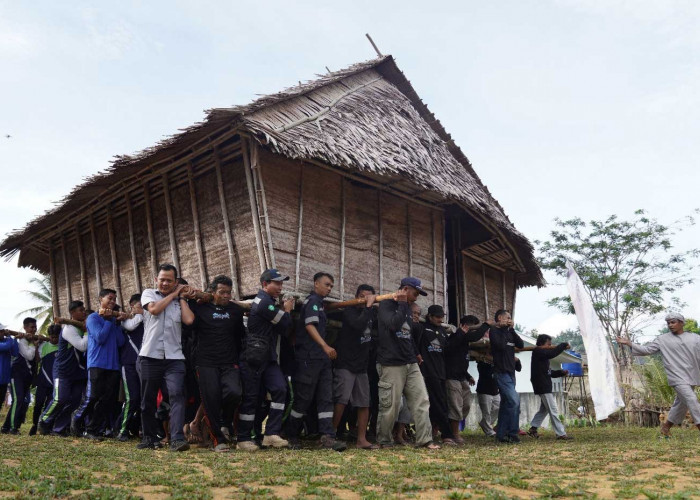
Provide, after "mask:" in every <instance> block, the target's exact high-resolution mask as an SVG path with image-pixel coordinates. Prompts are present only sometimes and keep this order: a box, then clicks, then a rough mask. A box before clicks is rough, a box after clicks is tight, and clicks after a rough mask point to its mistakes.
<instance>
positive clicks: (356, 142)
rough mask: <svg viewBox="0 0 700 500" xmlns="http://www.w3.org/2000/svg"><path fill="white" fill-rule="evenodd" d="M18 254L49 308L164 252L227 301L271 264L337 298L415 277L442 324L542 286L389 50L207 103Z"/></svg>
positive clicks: (46, 225)
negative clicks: (332, 282)
mask: <svg viewBox="0 0 700 500" xmlns="http://www.w3.org/2000/svg"><path fill="white" fill-rule="evenodd" d="M17 252H19V253H20V254H19V265H20V266H26V267H31V268H34V269H36V270H38V271H41V272H43V273H50V274H51V279H52V283H53V290H54V294H53V300H54V309H55V311H56V313H65V312H66V308H67V304H68V301H69V300H70V299H72V298H82V299H83V300H85V301H86V302H87V303H89V304H90V305H91V306H92V307H95V305H96V298H97V291H98V289H100V288H101V287H103V286H109V287H113V288H116V289H117V291H118V294H119V300H120V301H121V302H123V301H124V300H125V299H126V298H128V296H129V294H131V293H134V292H136V291H140V290H141V289H142V288H144V287H146V286H150V285H151V283H152V282H153V281H152V279H153V278H152V277H153V270H154V268H155V267H156V264H157V263H160V262H173V263H174V264H175V265H176V266H178V267H179V268H180V269H181V272H182V275H183V276H184V277H186V278H187V279H188V280H189V281H190V282H191V283H192V284H195V285H201V284H203V283H205V282H206V281H207V280H208V279H210V278H211V277H213V276H214V275H216V274H219V273H226V274H228V275H231V276H232V277H233V278H234V282H235V287H234V292H235V294H236V296H237V297H247V296H252V295H253V294H255V293H256V290H257V287H258V283H257V280H258V276H259V274H260V271H261V270H262V269H264V268H266V267H272V266H276V267H278V268H280V269H281V270H282V271H283V272H285V273H288V274H289V275H290V276H292V277H293V279H292V281H291V283H290V285H291V288H295V289H297V290H298V291H300V292H305V291H308V290H309V289H310V278H311V276H312V275H313V274H314V272H316V271H318V270H326V271H328V272H331V273H332V274H334V275H335V276H336V290H335V291H334V295H333V297H335V298H350V297H351V296H352V295H353V293H354V291H355V288H356V286H357V285H358V284H359V283H363V282H368V283H371V284H374V285H375V286H378V288H379V289H381V291H383V292H388V291H392V290H394V289H395V288H396V286H397V283H398V281H399V279H400V278H401V277H402V276H404V275H415V276H417V277H419V278H420V279H421V280H423V282H424V284H425V286H426V288H427V289H428V290H429V292H430V293H429V296H428V297H427V298H426V302H431V303H432V302H435V303H438V304H444V305H445V306H448V309H449V312H450V319H452V320H454V319H455V318H456V317H457V315H458V314H463V313H465V311H468V312H470V313H474V314H477V315H478V316H480V317H484V316H485V315H492V314H493V312H494V311H495V309H497V308H500V307H503V306H507V307H512V306H513V305H514V302H515V293H516V289H517V288H518V287H522V286H530V285H537V286H539V285H542V284H543V278H542V275H541V273H540V270H539V268H538V267H537V264H536V262H535V259H534V258H533V254H532V247H531V245H530V243H529V242H528V240H527V239H526V238H525V237H524V236H523V235H522V234H520V233H519V232H518V231H517V230H516V229H515V228H514V227H513V225H512V224H511V222H510V221H509V220H508V218H507V217H506V215H505V214H504V212H503V210H502V208H501V207H500V205H499V204H498V202H496V200H494V199H493V197H492V196H491V195H490V193H489V192H488V190H487V189H486V187H485V186H484V185H483V184H482V183H481V181H480V180H479V178H478V176H477V175H476V173H475V172H474V170H473V168H472V166H471V164H470V163H469V161H468V160H467V158H466V157H465V156H464V154H463V153H462V152H461V151H460V149H459V148H458V147H457V145H456V144H455V143H454V142H453V141H452V139H451V138H450V136H449V134H447V132H446V131H445V130H444V129H443V127H442V125H441V124H440V122H439V121H438V120H436V119H435V117H434V116H433V114H432V113H430V111H429V110H428V108H427V106H426V105H425V104H423V102H422V101H421V100H420V98H419V97H418V95H417V94H416V92H415V91H414V90H413V87H412V86H411V84H410V82H409V81H408V80H407V79H406V78H405V76H404V75H403V73H402V72H401V71H400V70H399V69H398V67H397V66H396V64H395V62H394V59H393V58H392V57H391V56H386V57H380V58H378V59H375V60H372V61H368V62H365V63H362V64H357V65H354V66H352V67H350V68H348V69H345V70H342V71H337V72H335V73H330V74H327V75H324V76H322V77H320V78H318V79H317V80H314V81H312V82H309V83H307V84H304V85H299V86H298V87H293V88H290V89H287V90H285V91H283V92H280V93H278V94H274V95H270V96H266V97H263V98H261V99H258V100H256V101H255V102H253V103H252V104H249V105H247V106H238V107H232V108H226V109H212V110H210V111H208V112H207V116H206V119H205V120H204V121H203V122H202V123H199V124H196V125H194V126H192V127H190V128H188V129H186V130H184V131H182V132H181V133H179V134H178V135H175V136H174V137H172V138H170V139H169V140H166V141H164V142H162V143H161V144H158V145H157V146H154V147H152V148H150V149H147V150H146V151H143V152H142V153H140V154H138V155H136V156H123V157H119V158H118V159H117V160H116V161H115V162H114V163H113V165H112V166H111V167H110V168H109V169H107V170H106V171H105V172H102V173H100V174H97V175H95V176H93V177H91V178H89V179H87V180H86V181H85V182H84V183H83V184H82V185H80V186H78V187H76V188H75V189H74V190H73V191H72V192H71V193H70V194H69V195H68V196H67V197H66V198H65V199H64V200H63V203H62V204H61V205H60V206H58V207H57V208H55V209H53V210H51V211H50V212H48V213H46V214H45V215H43V216H41V217H39V218H37V219H35V220H34V221H32V222H31V223H30V224H28V225H27V227H25V228H24V229H23V230H21V231H17V232H14V233H12V234H11V235H9V236H8V237H7V238H6V239H5V241H4V242H2V244H1V245H0V255H2V256H4V257H6V258H10V257H12V256H13V255H14V254H16V253H17ZM424 305H427V304H424Z"/></svg>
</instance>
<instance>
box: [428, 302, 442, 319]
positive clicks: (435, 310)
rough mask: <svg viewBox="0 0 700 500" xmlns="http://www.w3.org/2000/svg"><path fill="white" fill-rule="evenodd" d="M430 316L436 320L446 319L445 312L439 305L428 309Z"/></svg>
mask: <svg viewBox="0 0 700 500" xmlns="http://www.w3.org/2000/svg"><path fill="white" fill-rule="evenodd" d="M428 314H429V315H430V316H435V317H436V318H444V317H445V310H444V309H443V308H442V306H439V305H437V304H433V305H432V306H430V307H429V308H428Z"/></svg>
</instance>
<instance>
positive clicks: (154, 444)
mask: <svg viewBox="0 0 700 500" xmlns="http://www.w3.org/2000/svg"><path fill="white" fill-rule="evenodd" d="M162 447H163V444H162V443H161V442H160V441H151V440H150V439H145V438H144V440H143V441H141V442H140V443H139V444H137V445H136V449H137V450H157V449H158V448H162Z"/></svg>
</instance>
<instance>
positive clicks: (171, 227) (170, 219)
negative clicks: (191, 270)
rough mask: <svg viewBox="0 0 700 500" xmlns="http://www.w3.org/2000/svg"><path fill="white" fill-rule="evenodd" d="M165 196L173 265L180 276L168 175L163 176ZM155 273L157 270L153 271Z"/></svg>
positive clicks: (180, 270)
mask: <svg viewBox="0 0 700 500" xmlns="http://www.w3.org/2000/svg"><path fill="white" fill-rule="evenodd" d="M162 179H163V196H164V197H165V213H166V215H167V217H168V236H169V238H170V251H171V252H172V255H173V265H174V266H175V267H176V268H177V272H178V275H180V274H181V273H182V269H180V259H179V258H178V254H177V240H176V239H175V223H174V222H173V206H172V204H171V201H170V183H169V181H168V174H163V177H162ZM153 271H154V272H155V269H154V270H153Z"/></svg>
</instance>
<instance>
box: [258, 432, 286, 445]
mask: <svg viewBox="0 0 700 500" xmlns="http://www.w3.org/2000/svg"><path fill="white" fill-rule="evenodd" d="M262 445H263V446H265V447H272V448H286V447H287V446H289V441H287V440H286V439H282V438H281V437H279V436H276V435H272V436H265V437H264V438H263V441H262Z"/></svg>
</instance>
